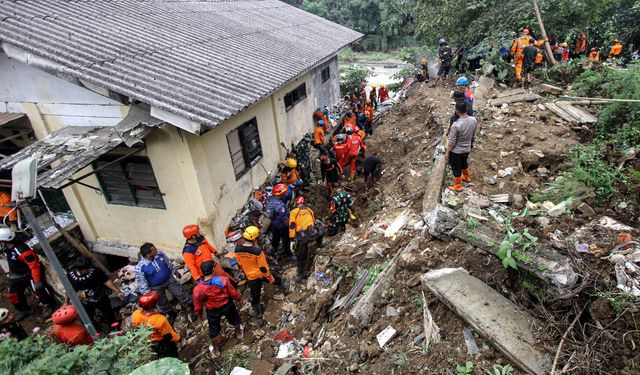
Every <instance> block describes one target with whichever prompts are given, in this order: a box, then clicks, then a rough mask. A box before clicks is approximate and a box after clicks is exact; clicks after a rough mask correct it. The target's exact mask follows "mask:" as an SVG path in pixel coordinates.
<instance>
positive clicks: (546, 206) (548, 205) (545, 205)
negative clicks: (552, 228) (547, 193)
mask: <svg viewBox="0 0 640 375" xmlns="http://www.w3.org/2000/svg"><path fill="white" fill-rule="evenodd" d="M555 206H556V205H555V204H553V202H550V201H544V202H542V208H544V209H545V210H547V211H549V210H550V209H552V208H553V207H555Z"/></svg>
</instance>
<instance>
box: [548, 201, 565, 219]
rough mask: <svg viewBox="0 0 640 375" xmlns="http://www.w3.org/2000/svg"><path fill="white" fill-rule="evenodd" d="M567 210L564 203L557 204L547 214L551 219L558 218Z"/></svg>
mask: <svg viewBox="0 0 640 375" xmlns="http://www.w3.org/2000/svg"><path fill="white" fill-rule="evenodd" d="M566 210H567V205H566V203H565V202H562V203H559V204H557V205H555V206H554V207H553V208H552V209H550V210H549V211H547V214H549V216H551V217H558V216H560V215H562V214H563V213H564V212H565V211H566Z"/></svg>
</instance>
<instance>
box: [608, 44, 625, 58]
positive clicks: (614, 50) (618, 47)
mask: <svg viewBox="0 0 640 375" xmlns="http://www.w3.org/2000/svg"><path fill="white" fill-rule="evenodd" d="M621 53H622V44H620V43H616V44H614V45H613V47H611V52H609V57H611V56H618V55H620V54H621Z"/></svg>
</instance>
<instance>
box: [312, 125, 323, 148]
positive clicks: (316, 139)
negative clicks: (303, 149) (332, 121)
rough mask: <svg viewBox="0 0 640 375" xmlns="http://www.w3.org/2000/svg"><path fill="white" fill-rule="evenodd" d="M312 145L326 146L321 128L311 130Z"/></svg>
mask: <svg viewBox="0 0 640 375" xmlns="http://www.w3.org/2000/svg"><path fill="white" fill-rule="evenodd" d="M313 144H314V145H324V144H326V140H325V139H324V129H322V126H316V128H315V129H314V130H313Z"/></svg>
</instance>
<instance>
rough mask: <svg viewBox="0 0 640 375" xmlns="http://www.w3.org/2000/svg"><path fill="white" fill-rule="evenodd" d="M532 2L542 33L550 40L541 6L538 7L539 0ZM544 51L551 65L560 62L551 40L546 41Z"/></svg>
mask: <svg viewBox="0 0 640 375" xmlns="http://www.w3.org/2000/svg"><path fill="white" fill-rule="evenodd" d="M531 3H533V13H534V14H535V15H536V19H537V20H538V27H540V33H541V34H542V37H543V38H546V39H547V40H548V38H547V31H546V30H545V29H544V24H543V23H542V16H541V15H540V8H538V1H537V0H531ZM544 52H545V54H546V55H547V60H549V62H550V63H551V65H557V64H558V62H557V61H556V59H555V58H554V57H553V52H551V46H550V45H549V42H545V43H544Z"/></svg>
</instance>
